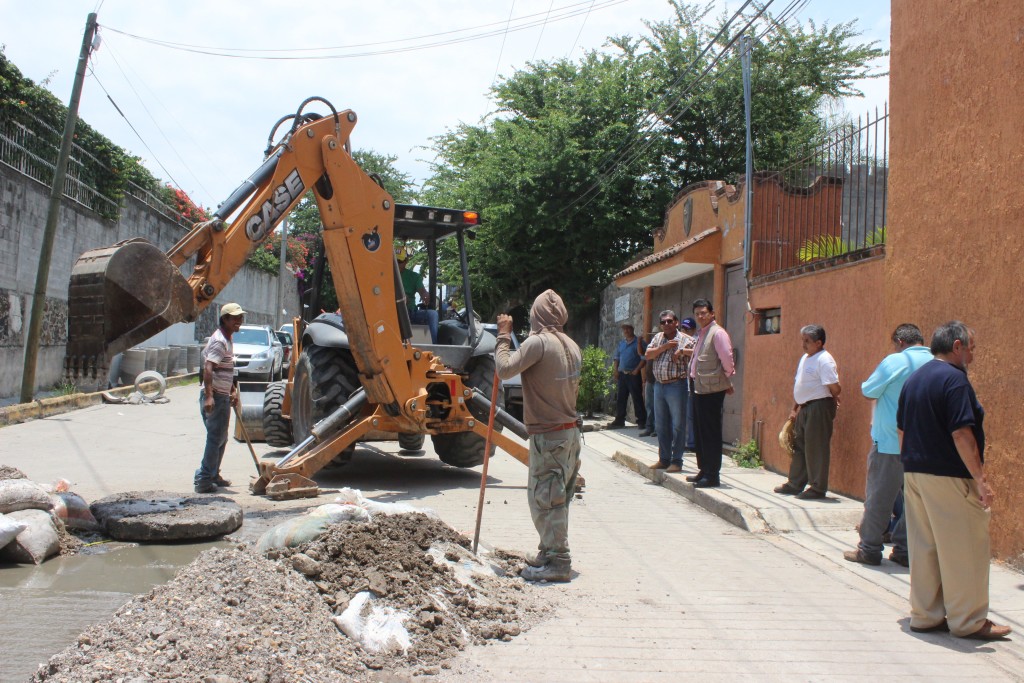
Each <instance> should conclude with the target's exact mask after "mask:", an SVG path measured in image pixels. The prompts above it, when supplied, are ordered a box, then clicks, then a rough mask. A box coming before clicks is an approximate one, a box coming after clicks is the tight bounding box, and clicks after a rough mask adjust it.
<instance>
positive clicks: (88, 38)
mask: <svg viewBox="0 0 1024 683" xmlns="http://www.w3.org/2000/svg"><path fill="white" fill-rule="evenodd" d="M95 36H96V13H95V12H92V13H91V14H89V18H88V19H86V22H85V35H83V36H82V51H81V52H80V53H79V55H78V68H77V69H76V70H75V83H74V85H73V86H72V88H71V102H70V103H68V118H67V120H66V121H65V122H64V138H63V139H62V140H61V143H60V152H59V153H58V154H57V165H56V167H55V168H54V169H53V185H52V186H51V187H50V206H49V209H48V210H47V212H46V227H45V228H44V230H43V243H42V245H40V248H39V270H38V271H36V288H35V291H34V292H33V294H32V314H31V317H30V318H29V324H28V340H27V341H26V343H25V368H24V371H23V372H22V376H21V397H20V400H21V402H22V403H28V402H29V401H31V400H32V395H33V393H34V389H35V384H36V359H37V357H38V355H39V333H40V330H41V329H42V326H43V310H44V306H45V305H46V284H47V281H48V280H49V278H50V258H51V256H52V255H53V239H54V236H55V235H56V233H57V218H58V217H59V216H60V205H61V201H62V200H63V199H64V175H65V173H66V172H67V167H68V158H69V157H70V156H71V144H72V142H73V141H74V136H75V125H76V124H77V123H78V103H79V101H80V100H81V98H82V83H83V82H84V81H85V67H86V65H87V64H88V63H89V54H90V53H91V52H92V44H93V39H94V38H95Z"/></svg>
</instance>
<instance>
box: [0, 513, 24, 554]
mask: <svg viewBox="0 0 1024 683" xmlns="http://www.w3.org/2000/svg"><path fill="white" fill-rule="evenodd" d="M27 528H28V525H27V524H25V523H24V522H19V521H18V520H15V519H11V518H10V517H8V516H6V515H5V514H3V513H2V512H0V548H3V547H4V546H5V545H7V544H8V543H10V542H11V541H13V540H14V539H15V538H17V537H18V534H20V533H21V532H22V531H24V530H25V529H27Z"/></svg>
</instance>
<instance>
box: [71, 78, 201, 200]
mask: <svg viewBox="0 0 1024 683" xmlns="http://www.w3.org/2000/svg"><path fill="white" fill-rule="evenodd" d="M89 75H90V76H92V77H93V80H95V81H96V84H97V85H98V86H100V90H102V91H103V92H104V94H105V95H106V96H107V99H108V100H110V104H112V105H114V109H116V110H117V113H118V114H120V115H121V118H123V119H124V121H125V123H127V124H128V127H129V128H131V129H132V132H133V133H135V137H137V138H138V139H139V142H141V143H142V146H143V147H145V148H146V150H147V151H149V153H150V154H151V155H152V156H153V161H155V162H156V163H157V165H158V166H159V167H160V168H161V169H163V172H164V173H166V174H167V177H168V178H169V179H170V181H171V182H172V183H174V184H175V186H177V187H181V184H180V183H179V182H178V181H177V180H175V179H174V176H173V175H171V172H170V171H168V170H167V167H166V166H164V165H163V162H161V161H160V159H159V157H157V155H156V152H154V151H153V149H152V148H151V147H150V146H149V143H147V142H146V140H145V139H144V138H143V137H142V135H141V134H140V133H139V131H138V130H136V128H135V126H134V125H132V122H131V121H129V120H128V117H127V116H125V115H124V112H123V111H121V107H119V106H117V102H115V101H114V98H113V97H111V96H110V93H109V92H107V89H106V87H104V85H103V81H101V80H100V78H99V76H97V75H96V70H95V69H94V68H93V66H92V65H91V64H90V65H89Z"/></svg>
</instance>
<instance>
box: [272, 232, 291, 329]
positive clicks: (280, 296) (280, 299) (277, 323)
mask: <svg viewBox="0 0 1024 683" xmlns="http://www.w3.org/2000/svg"><path fill="white" fill-rule="evenodd" d="M287 249H288V219H287V218H285V219H284V220H283V221H281V267H280V269H279V270H278V272H277V309H275V311H274V329H275V330H279V329H281V324H282V323H281V316H283V315H284V280H285V276H286V275H287V273H288V269H287V268H285V262H286V260H287V256H288V251H287Z"/></svg>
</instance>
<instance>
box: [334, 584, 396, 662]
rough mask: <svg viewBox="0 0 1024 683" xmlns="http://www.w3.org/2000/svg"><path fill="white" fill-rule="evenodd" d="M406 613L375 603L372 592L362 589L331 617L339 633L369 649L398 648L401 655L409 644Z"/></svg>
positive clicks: (374, 650)
mask: <svg viewBox="0 0 1024 683" xmlns="http://www.w3.org/2000/svg"><path fill="white" fill-rule="evenodd" d="M409 616H410V615H409V614H408V613H406V612H400V611H398V610H396V609H394V608H393V607H388V606H387V605H377V604H375V601H374V599H373V593H371V592H369V591H363V592H361V593H356V596H355V597H354V598H352V601H351V602H349V604H348V607H346V608H345V611H344V612H342V613H341V614H339V615H338V616H336V617H333V619H332V621H333V622H334V625H335V626H337V627H338V628H339V629H340V630H341V632H342V633H344V634H345V635H347V636H348V637H349V638H351V639H352V640H354V641H356V642H357V643H359V644H360V645H362V646H363V648H364V649H366V650H368V651H369V652H398V651H401V652H402V654H403V655H404V654H405V653H406V652H407V651H408V650H409V647H410V646H411V645H412V639H411V638H410V637H409V632H408V631H407V630H406V629H405V622H406V621H407V620H408V619H409Z"/></svg>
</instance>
